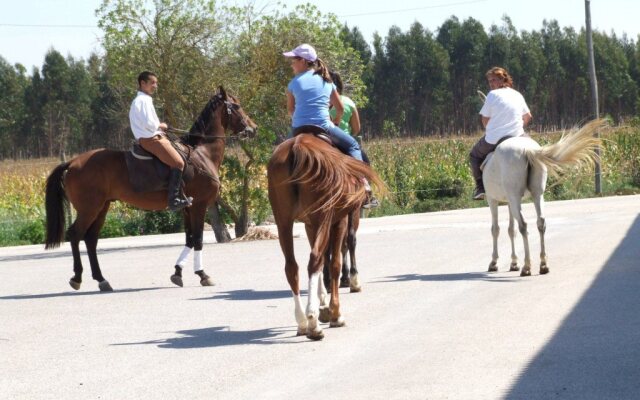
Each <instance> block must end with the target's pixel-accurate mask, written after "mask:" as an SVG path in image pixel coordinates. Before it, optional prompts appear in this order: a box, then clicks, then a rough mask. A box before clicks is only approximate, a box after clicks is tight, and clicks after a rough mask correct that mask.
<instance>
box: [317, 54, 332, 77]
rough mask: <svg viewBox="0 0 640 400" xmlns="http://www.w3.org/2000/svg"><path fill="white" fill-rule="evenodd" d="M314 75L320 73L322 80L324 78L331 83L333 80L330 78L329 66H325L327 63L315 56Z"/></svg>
mask: <svg viewBox="0 0 640 400" xmlns="http://www.w3.org/2000/svg"><path fill="white" fill-rule="evenodd" d="M315 64H316V72H315V74H316V75H320V76H321V77H322V80H324V81H325V82H327V83H333V80H332V79H331V75H329V68H328V67H327V64H325V63H324V61H322V60H321V59H320V58H316V63H315Z"/></svg>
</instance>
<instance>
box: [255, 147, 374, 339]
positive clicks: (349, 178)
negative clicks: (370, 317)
mask: <svg viewBox="0 0 640 400" xmlns="http://www.w3.org/2000/svg"><path fill="white" fill-rule="evenodd" d="M267 175H268V183H269V201H270V202H271V208H272V210H273V216H274V218H275V221H276V224H277V226H278V237H279V240H280V247H281V249H282V252H283V254H284V257H285V273H286V276H287V281H288V282H289V286H290V287H291V291H292V294H293V299H294V303H295V318H296V321H297V324H298V335H304V334H306V335H307V337H308V338H310V339H313V340H319V339H322V338H323V337H324V334H323V332H322V329H321V328H320V326H319V325H318V320H319V313H320V303H321V301H322V300H323V299H321V294H322V291H323V289H324V287H323V283H322V281H321V277H322V266H323V259H324V257H325V251H326V250H327V249H328V248H329V249H331V268H330V270H331V271H330V274H331V289H332V290H331V301H330V304H329V308H328V310H327V311H328V314H329V315H328V318H327V319H328V320H329V323H330V326H332V327H338V326H343V325H344V323H345V322H344V318H343V317H342V315H341V314H340V301H339V294H338V279H339V276H340V264H341V257H340V252H341V249H342V244H343V243H344V238H345V234H346V231H347V222H348V215H349V214H350V213H351V212H353V211H354V210H356V209H359V208H360V206H361V204H362V203H363V201H364V200H365V196H366V193H365V189H364V187H363V185H362V182H361V179H362V178H363V177H366V178H367V179H368V180H369V181H370V183H371V184H372V185H373V186H375V187H378V188H383V187H384V184H383V182H382V181H381V179H380V178H379V177H378V175H377V174H376V173H375V172H374V171H373V170H372V169H371V168H370V167H369V166H368V165H366V164H365V163H363V162H361V161H358V160H356V159H354V158H352V157H349V156H346V155H344V154H342V153H341V152H340V151H338V150H337V149H335V148H333V147H331V145H329V144H328V143H326V142H324V141H323V140H321V139H319V138H317V137H315V136H313V135H311V134H301V135H298V136H296V137H294V138H292V139H289V140H287V141H285V142H283V143H282V144H280V145H279V146H278V147H277V148H276V149H275V150H274V153H273V155H272V157H271V160H270V161H269V165H268V166H267ZM296 220H299V221H302V222H304V224H305V230H306V233H307V238H308V239H309V244H310V246H311V254H310V256H309V264H308V266H307V272H308V275H309V299H308V303H307V308H306V312H303V311H302V301H301V298H300V287H299V282H298V264H297V262H296V259H295V255H294V251H293V223H294V221H296Z"/></svg>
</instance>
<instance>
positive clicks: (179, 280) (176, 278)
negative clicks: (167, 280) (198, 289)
mask: <svg viewBox="0 0 640 400" xmlns="http://www.w3.org/2000/svg"><path fill="white" fill-rule="evenodd" d="M171 282H172V283H173V284H174V285H176V286H180V287H182V285H183V283H182V277H181V276H179V275H175V274H174V275H171Z"/></svg>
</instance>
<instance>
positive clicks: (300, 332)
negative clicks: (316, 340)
mask: <svg viewBox="0 0 640 400" xmlns="http://www.w3.org/2000/svg"><path fill="white" fill-rule="evenodd" d="M296 336H307V328H298V332H296Z"/></svg>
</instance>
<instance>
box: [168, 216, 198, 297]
mask: <svg viewBox="0 0 640 400" xmlns="http://www.w3.org/2000/svg"><path fill="white" fill-rule="evenodd" d="M182 215H183V220H184V236H185V241H184V243H185V244H184V248H183V249H182V251H181V252H180V255H179V256H178V259H177V260H176V263H175V266H174V269H175V272H174V273H173V275H171V282H172V283H173V284H174V285H176V286H180V287H183V285H184V283H183V282H182V268H183V267H184V265H185V264H186V263H187V258H189V255H190V254H191V251H192V250H193V246H194V240H193V232H192V231H191V224H190V219H189V218H190V217H189V209H188V208H186V209H184V210H183V213H182Z"/></svg>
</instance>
